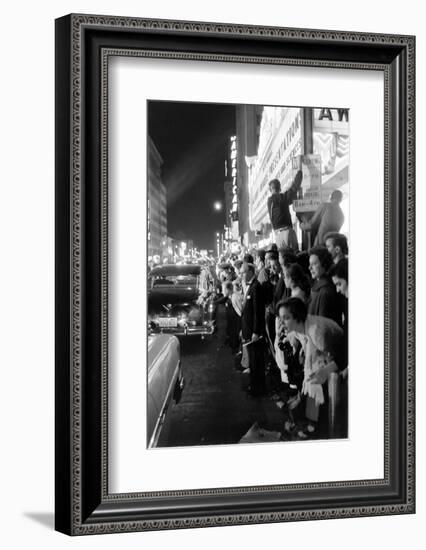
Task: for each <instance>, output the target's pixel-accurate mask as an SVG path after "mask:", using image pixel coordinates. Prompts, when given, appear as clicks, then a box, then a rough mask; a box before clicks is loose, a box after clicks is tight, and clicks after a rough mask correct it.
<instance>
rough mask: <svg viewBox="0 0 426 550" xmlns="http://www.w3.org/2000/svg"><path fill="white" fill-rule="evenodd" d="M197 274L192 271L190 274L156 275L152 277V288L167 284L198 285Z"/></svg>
mask: <svg viewBox="0 0 426 550" xmlns="http://www.w3.org/2000/svg"><path fill="white" fill-rule="evenodd" d="M197 278H198V277H197V275H195V274H193V273H190V274H188V275H165V274H161V275H154V276H153V277H152V283H151V284H152V288H154V287H159V286H161V287H167V286H169V287H170V286H174V287H176V286H191V287H195V286H197Z"/></svg>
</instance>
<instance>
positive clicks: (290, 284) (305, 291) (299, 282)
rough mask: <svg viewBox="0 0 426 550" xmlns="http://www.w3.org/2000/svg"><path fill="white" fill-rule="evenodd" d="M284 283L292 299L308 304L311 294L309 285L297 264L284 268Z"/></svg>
mask: <svg viewBox="0 0 426 550" xmlns="http://www.w3.org/2000/svg"><path fill="white" fill-rule="evenodd" d="M284 283H285V286H286V288H289V289H290V292H291V297H292V298H300V299H301V300H303V302H305V304H306V303H308V300H309V296H310V293H311V284H310V281H309V279H308V277H307V276H306V274H305V272H304V271H303V269H302V268H301V267H300V265H299V264H291V265H289V266H288V267H286V268H284Z"/></svg>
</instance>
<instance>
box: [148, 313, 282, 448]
mask: <svg viewBox="0 0 426 550" xmlns="http://www.w3.org/2000/svg"><path fill="white" fill-rule="evenodd" d="M218 326H219V328H218V331H217V332H216V333H215V334H213V335H212V336H209V337H207V338H205V339H204V340H201V338H200V337H199V336H194V337H186V338H181V339H180V342H181V361H182V369H183V376H184V379H185V388H184V390H183V395H182V399H181V401H180V402H179V404H177V405H173V407H172V410H171V411H170V414H169V417H168V419H167V422H166V425H165V426H164V429H163V432H162V435H161V436H160V440H159V444H158V446H160V447H170V446H186V445H217V444H231V443H238V442H239V441H240V439H241V438H242V437H243V436H244V435H245V434H246V432H247V431H248V430H249V429H250V427H251V426H252V425H253V424H254V423H256V422H257V423H258V425H259V427H260V428H264V429H266V430H272V431H277V432H283V429H284V420H285V418H284V413H283V411H281V410H280V409H279V408H278V407H277V405H276V402H275V401H273V400H272V399H270V398H262V399H259V398H257V399H256V398H253V397H250V396H248V395H247V393H246V392H245V391H244V387H246V386H247V385H248V375H246V374H242V373H241V372H239V371H237V370H236V369H235V366H234V357H233V355H232V354H231V351H230V348H229V346H227V345H226V343H225V330H224V329H225V314H224V308H223V306H220V307H219V310H218ZM266 436H267V434H266ZM266 436H265V437H266ZM260 437H262V436H260ZM265 440H267V439H265Z"/></svg>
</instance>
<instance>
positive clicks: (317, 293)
mask: <svg viewBox="0 0 426 550" xmlns="http://www.w3.org/2000/svg"><path fill="white" fill-rule="evenodd" d="M332 263H333V260H332V257H331V254H330V253H329V252H328V250H327V249H326V248H325V246H314V247H313V248H311V249H310V251H309V270H310V272H311V276H312V279H313V281H314V284H313V286H312V289H311V298H310V300H309V304H308V312H309V313H310V315H319V316H321V317H327V318H329V319H332V320H333V321H335V322H336V323H338V324H340V325H341V324H342V311H341V305H340V302H339V300H338V299H337V294H336V288H335V286H334V285H333V282H332V280H331V277H330V276H329V275H328V273H327V272H328V270H329V269H330V267H331V265H332Z"/></svg>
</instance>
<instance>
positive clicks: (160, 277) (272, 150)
mask: <svg viewBox="0 0 426 550" xmlns="http://www.w3.org/2000/svg"><path fill="white" fill-rule="evenodd" d="M147 112H148V129H147V133H148V135H147V148H148V150H147V158H148V170H147V213H148V224H147V245H148V246H147V249H148V258H147V304H148V308H147V309H148V319H147V324H148V341H147V346H148V369H147V391H148V395H147V447H148V448H155V447H182V446H194V445H196V446H199V445H224V444H239V443H271V442H275V443H276V442H283V443H284V442H289V441H293V442H295V441H306V440H326V439H340V438H347V437H348V436H349V435H350V434H348V391H349V390H348V386H349V384H348V379H349V375H348V373H349V369H348V295H349V287H348V261H349V260H348V258H349V250H348V242H349V234H348V230H349V109H346V108H340V107H334V106H333V107H321V106H318V107H317V106H315V107H286V106H262V105H242V104H213V103H190V102H173V101H149V102H148V106H147Z"/></svg>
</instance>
